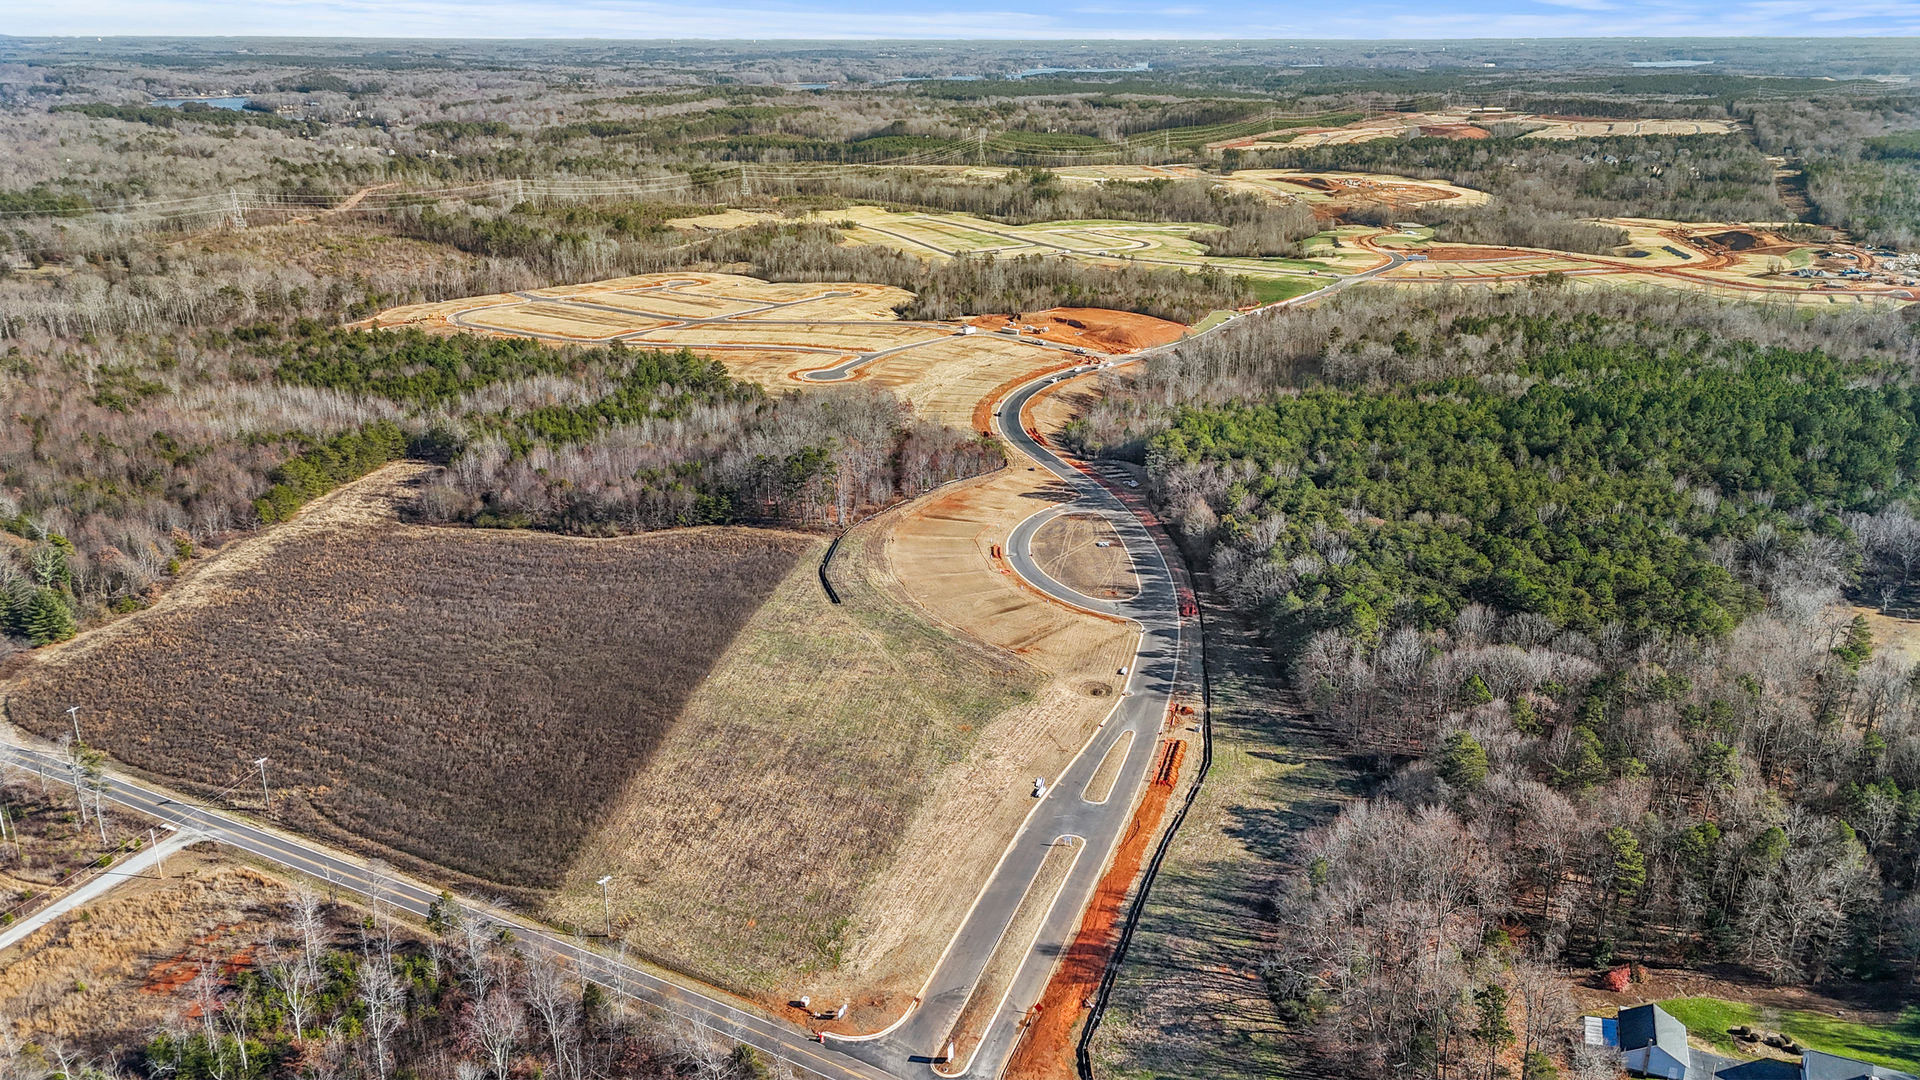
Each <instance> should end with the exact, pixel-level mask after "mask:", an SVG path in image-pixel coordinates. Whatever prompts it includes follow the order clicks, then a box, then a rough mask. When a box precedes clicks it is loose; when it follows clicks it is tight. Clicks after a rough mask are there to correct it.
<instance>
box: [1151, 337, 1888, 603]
mask: <svg viewBox="0 0 1920 1080" xmlns="http://www.w3.org/2000/svg"><path fill="white" fill-rule="evenodd" d="M1436 331H1437V333H1438V334H1439V335H1440V336H1444V337H1453V338H1459V337H1466V336H1474V337H1479V338H1482V339H1483V340H1486V339H1493V340H1502V341H1508V342H1523V343H1524V345H1523V349H1524V351H1523V352H1521V353H1520V355H1519V356H1517V357H1515V360H1516V361H1517V362H1514V363H1511V364H1509V365H1507V366H1506V369H1505V370H1504V371H1503V373H1502V376H1501V377H1500V378H1498V379H1492V380H1483V379H1479V378H1467V377H1457V378H1449V379H1442V380H1438V381H1433V382H1415V383H1413V384H1412V385H1410V386H1407V387H1405V388H1404V389H1396V390H1392V391H1380V392H1368V393H1360V394H1353V393H1349V392H1344V391H1335V390H1324V391H1309V392H1307V393H1305V394H1302V395H1300V396H1297V397H1289V398H1284V399H1281V400H1279V401H1276V402H1274V403H1273V404H1270V405H1258V406H1238V407H1225V406H1223V407H1215V408H1209V409H1194V410H1187V411H1184V412H1183V413H1181V414H1180V416H1179V417H1178V419H1177V420H1176V421H1175V423H1174V426H1173V427H1172V428H1171V429H1170V430H1169V431H1167V432H1166V433H1164V434H1162V435H1160V436H1158V437H1157V438H1155V439H1154V441H1153V443H1152V446H1151V448H1150V450H1149V454H1148V461H1149V464H1150V466H1151V467H1152V468H1153V470H1154V473H1155V475H1156V479H1157V481H1158V483H1159V485H1160V489H1161V490H1162V491H1163V492H1165V493H1166V495H1167V497H1168V498H1169V499H1171V500H1174V501H1175V503H1176V504H1177V505H1178V506H1180V507H1182V508H1183V513H1184V517H1185V520H1186V521H1187V523H1188V526H1189V528H1190V529H1195V530H1197V531H1201V532H1205V533H1209V534H1215V535H1219V536H1223V537H1229V538H1233V539H1235V540H1237V539H1239V538H1241V537H1247V538H1249V539H1248V542H1247V543H1246V545H1245V548H1244V554H1245V555H1246V556H1247V557H1248V558H1249V559H1254V560H1257V565H1253V566H1248V567H1247V568H1246V570H1245V571H1243V572H1241V573H1238V574H1229V575H1228V580H1239V581H1242V582H1244V583H1245V587H1246V588H1248V589H1252V590H1254V592H1255V593H1256V595H1251V596H1248V597H1247V599H1248V600H1249V602H1252V603H1255V604H1256V605H1258V606H1261V607H1263V608H1266V609H1267V610H1269V611H1270V612H1271V618H1272V619H1273V620H1274V622H1275V624H1276V626H1277V627H1284V628H1285V631H1284V632H1285V635H1286V636H1289V637H1293V636H1298V635H1299V634H1302V633H1305V632H1307V631H1310V630H1313V629H1319V628H1322V627H1326V626H1335V627H1339V628H1341V629H1345V630H1349V631H1352V632H1354V633H1356V634H1358V635H1360V636H1363V637H1369V638H1370V637H1373V636H1375V635H1377V634H1379V633H1380V632H1382V631H1383V630H1384V629H1386V628H1388V627H1391V626H1393V625H1396V624H1398V625H1413V626H1417V627H1422V628H1428V627H1431V626H1434V625H1441V624H1444V623H1446V622H1448V621H1450V620H1451V619H1452V618H1453V617H1454V616H1455V615H1457V614H1458V612H1459V611H1460V610H1461V609H1462V608H1463V607H1464V606H1465V605H1466V604H1468V603H1472V602H1481V603H1486V604H1488V605H1490V606H1493V607H1495V608H1497V609H1499V610H1502V611H1507V612H1514V613H1521V612H1525V613H1532V614H1537V615H1541V616H1544V617H1546V618H1547V619H1549V620H1551V621H1552V623H1553V624H1554V625H1555V626H1559V627H1564V628H1570V629H1577V630H1580V631H1583V632H1587V633H1594V632H1597V631H1598V630H1600V629H1601V628H1602V627H1603V626H1606V625H1608V624H1617V625H1620V626H1622V627H1624V628H1625V630H1626V631H1627V632H1628V633H1629V634H1631V635H1632V636H1634V637H1636V638H1638V637H1644V636H1646V635H1647V634H1649V633H1660V632H1665V633H1674V634H1684V635H1689V636H1704V637H1717V636H1720V635H1722V634H1724V633H1726V632H1727V631H1728V630H1731V629H1732V627H1733V625H1734V624H1735V623H1736V622H1737V620H1738V618H1739V616H1741V615H1743V614H1745V613H1746V612H1747V610H1748V609H1749V608H1750V607H1751V605H1752V601H1751V600H1750V599H1748V598H1747V597H1745V596H1744V595H1743V593H1742V591H1741V589H1740V588H1739V586H1738V585H1737V584H1736V582H1735V581H1734V580H1733V578H1732V577H1731V576H1730V575H1729V573H1728V572H1727V570H1726V569H1725V567H1724V566H1723V565H1722V563H1724V562H1725V561H1726V558H1727V556H1726V555H1725V554H1721V555H1719V556H1718V557H1716V553H1715V548H1716V547H1718V548H1719V549H1721V550H1722V551H1723V552H1724V551H1727V550H1732V549H1735V548H1738V547H1740V546H1742V545H1750V544H1753V543H1756V542H1782V543H1785V542H1791V541H1792V540H1794V539H1795V538H1796V537H1798V536H1799V535H1800V534H1801V532H1802V531H1803V527H1804V524H1806V523H1808V522H1809V521H1811V523H1813V524H1814V525H1815V526H1816V527H1817V526H1818V525H1819V524H1820V523H1821V521H1822V519H1823V518H1825V519H1831V518H1832V516H1833V515H1834V514H1835V513H1837V512H1840V511H1851V510H1860V509H1874V508H1876V506H1877V504H1879V503H1881V502H1883V501H1885V500H1886V499H1888V498H1890V497H1903V496H1905V495H1906V494H1907V492H1906V483H1907V481H1906V478H1907V477H1909V476H1912V475H1914V473H1915V468H1916V466H1920V437H1916V436H1917V435H1920V431H1917V430H1916V418H1915V415H1914V405H1915V403H1914V400H1913V392H1912V390H1911V389H1909V388H1908V387H1906V386H1904V385H1897V384H1896V385H1888V386H1884V387H1872V386H1861V385H1859V384H1858V381H1857V380H1858V379H1859V378H1860V376H1861V372H1860V371H1859V370H1858V369H1856V368H1854V367H1851V366H1847V365H1842V364H1838V363H1836V362H1834V361H1833V360H1832V359H1831V358H1829V357H1827V356H1825V355H1824V354H1822V353H1818V352H1795V351H1789V350H1784V349H1761V348H1759V347H1757V346H1753V345H1751V344H1743V343H1717V342H1710V341H1707V340H1704V339H1702V338H1700V337H1698V336H1696V335H1688V334H1679V335H1675V336H1674V338H1673V339H1672V340H1670V341H1669V342H1667V343H1665V344H1664V347H1662V346H1660V345H1657V344H1655V343H1652V342H1648V341H1645V340H1642V341H1640V342H1633V343H1627V342H1622V341H1620V340H1619V335H1617V334H1616V333H1615V332H1614V331H1613V329H1612V328H1611V327H1609V326H1608V325H1607V324H1606V323H1605V322H1604V321H1603V320H1600V319H1597V318H1587V319H1582V320H1557V319H1548V318H1531V319H1529V318H1515V317H1500V318H1494V319H1484V318H1460V319H1456V320H1454V321H1453V322H1452V323H1451V324H1449V325H1446V326H1444V327H1439V328H1436ZM1369 344H1370V343H1369V342H1367V341H1364V340H1362V341H1350V342H1347V343H1345V344H1344V345H1342V346H1340V347H1339V350H1340V352H1341V354H1342V355H1344V356H1347V357H1351V358H1354V359H1355V360H1359V359H1360V358H1361V357H1362V356H1363V355H1364V354H1365V353H1366V352H1367V350H1368V345H1369ZM1384 344H1386V345H1387V347H1389V348H1397V350H1398V351H1402V352H1406V351H1412V350H1416V349H1419V348H1420V347H1421V346H1420V344H1419V343H1417V342H1416V341H1415V339H1414V338H1413V336H1412V335H1411V334H1410V333H1407V332H1406V331H1401V332H1400V334H1397V335H1396V337H1395V339H1394V340H1393V341H1390V342H1387V343H1384ZM1361 362H1364V361H1361ZM1795 511H1802V512H1803V514H1802V516H1801V517H1800V518H1799V519H1797V520H1796V518H1794V517H1793V516H1791V515H1792V514H1793V512H1795ZM1828 531H1829V532H1833V533H1838V532H1840V530H1839V529H1837V528H1835V529H1829V530H1828ZM1236 546H1237V545H1236ZM1250 578H1255V579H1257V583H1256V581H1254V580H1249V579H1250Z"/></svg>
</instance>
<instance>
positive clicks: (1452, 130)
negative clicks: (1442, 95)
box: [1420, 124, 1493, 139]
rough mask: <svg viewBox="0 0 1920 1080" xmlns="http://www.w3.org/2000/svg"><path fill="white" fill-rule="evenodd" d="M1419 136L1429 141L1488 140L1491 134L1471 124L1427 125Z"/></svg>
mask: <svg viewBox="0 0 1920 1080" xmlns="http://www.w3.org/2000/svg"><path fill="white" fill-rule="evenodd" d="M1420 134H1421V135H1422V136H1424V137H1426V138H1429V139H1490V138H1492V137H1493V133H1492V132H1489V131H1488V130H1487V129H1486V128H1481V127H1474V126H1473V125H1472V124H1428V125H1426V126H1424V127H1422V128H1421V129H1420Z"/></svg>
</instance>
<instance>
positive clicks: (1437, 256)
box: [1426, 245, 1540, 262]
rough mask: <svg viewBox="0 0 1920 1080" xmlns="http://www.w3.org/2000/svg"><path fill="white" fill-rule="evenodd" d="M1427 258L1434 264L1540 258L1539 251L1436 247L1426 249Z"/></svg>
mask: <svg viewBox="0 0 1920 1080" xmlns="http://www.w3.org/2000/svg"><path fill="white" fill-rule="evenodd" d="M1426 251H1427V258H1428V259H1430V260H1432V261H1434V262H1495V261H1498V260H1500V259H1534V258H1538V257H1539V256H1540V253H1539V252H1537V251H1516V250H1515V249H1513V248H1494V247H1442V246H1439V245H1435V246H1433V247H1430V248H1428V249H1426Z"/></svg>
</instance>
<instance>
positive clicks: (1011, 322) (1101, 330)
mask: <svg viewBox="0 0 1920 1080" xmlns="http://www.w3.org/2000/svg"><path fill="white" fill-rule="evenodd" d="M967 321H968V323H969V324H971V325H973V326H976V327H979V328H980V329H982V330H988V331H992V332H994V333H1001V332H1004V331H1005V330H1006V329H1007V328H1008V327H1012V328H1013V329H1015V330H1018V331H1019V333H1020V336H1021V337H1027V338H1039V339H1041V340H1043V341H1052V342H1057V343H1059V344H1062V345H1075V346H1078V347H1080V348H1083V349H1088V350H1092V351H1097V352H1103V353H1129V352H1133V351H1135V350H1138V349H1146V348H1151V347H1152V346H1155V345H1165V344H1167V343H1168V342H1173V341H1178V340H1180V336H1181V335H1182V334H1185V333H1186V332H1187V328H1186V327H1184V326H1182V325H1180V324H1179V323H1177V322H1170V321H1168V320H1166V319H1156V318H1154V317H1153V316H1151V315H1136V314H1134V313H1133V312H1130V311H1112V310H1109V309H1107V308H1049V309H1047V310H1045V311H1035V312H1028V313H1023V314H1020V315H1018V316H1011V315H976V316H974V317H973V318H971V319H969V320H967ZM1028 327H1032V328H1033V329H1034V330H1036V331H1038V332H1037V333H1029V332H1028V329H1027V328H1028Z"/></svg>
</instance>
